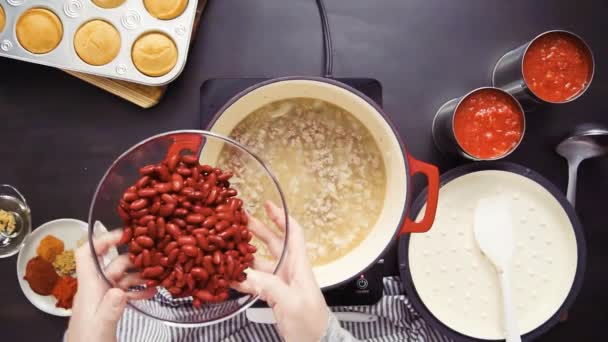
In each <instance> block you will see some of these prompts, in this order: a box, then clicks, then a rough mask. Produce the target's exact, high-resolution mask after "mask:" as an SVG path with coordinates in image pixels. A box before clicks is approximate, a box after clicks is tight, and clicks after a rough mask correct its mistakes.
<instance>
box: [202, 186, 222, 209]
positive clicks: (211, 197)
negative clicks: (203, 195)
mask: <svg viewBox="0 0 608 342" xmlns="http://www.w3.org/2000/svg"><path fill="white" fill-rule="evenodd" d="M218 195H219V192H218V189H217V187H216V188H213V189H211V191H210V192H209V196H207V199H206V200H205V204H206V205H211V204H213V203H215V201H216V200H217V197H218Z"/></svg>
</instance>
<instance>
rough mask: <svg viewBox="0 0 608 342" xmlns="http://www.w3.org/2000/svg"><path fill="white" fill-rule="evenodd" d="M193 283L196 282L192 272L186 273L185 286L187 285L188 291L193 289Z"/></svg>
mask: <svg viewBox="0 0 608 342" xmlns="http://www.w3.org/2000/svg"><path fill="white" fill-rule="evenodd" d="M195 284H196V282H195V281H194V278H193V277H192V274H188V275H187V276H186V286H188V290H190V291H192V290H194V286H195Z"/></svg>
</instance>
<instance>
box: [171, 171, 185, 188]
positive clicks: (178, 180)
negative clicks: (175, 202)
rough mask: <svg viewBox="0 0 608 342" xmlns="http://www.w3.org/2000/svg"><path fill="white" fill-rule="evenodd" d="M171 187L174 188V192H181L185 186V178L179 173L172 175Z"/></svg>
mask: <svg viewBox="0 0 608 342" xmlns="http://www.w3.org/2000/svg"><path fill="white" fill-rule="evenodd" d="M171 186H172V187H173V191H175V192H179V191H180V190H181V189H182V187H183V186H184V177H182V175H180V174H179V173H174V174H172V175H171Z"/></svg>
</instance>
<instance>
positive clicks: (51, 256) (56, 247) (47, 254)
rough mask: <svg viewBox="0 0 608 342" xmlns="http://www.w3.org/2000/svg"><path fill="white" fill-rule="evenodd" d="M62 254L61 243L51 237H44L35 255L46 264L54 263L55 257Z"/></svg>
mask: <svg viewBox="0 0 608 342" xmlns="http://www.w3.org/2000/svg"><path fill="white" fill-rule="evenodd" d="M62 252H63V241H61V240H59V239H58V238H56V237H54V236H53V235H47V236H45V237H44V238H43V239H42V240H41V241H40V245H38V249H36V253H37V254H38V255H39V256H40V257H42V258H43V259H44V260H46V261H48V262H53V261H55V257H56V256H57V255H59V254H61V253H62Z"/></svg>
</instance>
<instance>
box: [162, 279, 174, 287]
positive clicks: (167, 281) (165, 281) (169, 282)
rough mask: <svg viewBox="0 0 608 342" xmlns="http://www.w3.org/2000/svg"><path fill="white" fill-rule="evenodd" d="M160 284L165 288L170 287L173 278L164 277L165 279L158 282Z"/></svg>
mask: <svg viewBox="0 0 608 342" xmlns="http://www.w3.org/2000/svg"><path fill="white" fill-rule="evenodd" d="M160 286H162V287H164V288H166V289H168V288H170V287H172V286H173V279H171V278H165V279H164V280H163V281H162V282H161V283H160Z"/></svg>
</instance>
